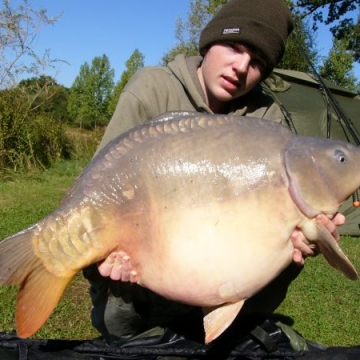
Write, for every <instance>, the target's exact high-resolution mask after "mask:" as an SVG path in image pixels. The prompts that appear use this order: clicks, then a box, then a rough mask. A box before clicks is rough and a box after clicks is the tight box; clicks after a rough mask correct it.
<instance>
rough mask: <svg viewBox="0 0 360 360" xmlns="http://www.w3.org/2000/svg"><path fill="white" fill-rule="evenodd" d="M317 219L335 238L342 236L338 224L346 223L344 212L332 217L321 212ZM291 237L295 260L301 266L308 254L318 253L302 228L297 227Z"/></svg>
mask: <svg viewBox="0 0 360 360" xmlns="http://www.w3.org/2000/svg"><path fill="white" fill-rule="evenodd" d="M316 220H317V221H319V222H320V223H321V224H322V225H324V226H325V227H326V228H327V229H328V231H329V232H330V233H331V234H332V236H333V237H334V239H335V240H337V241H338V240H339V238H340V237H339V233H338V231H337V226H340V225H342V224H344V222H345V216H344V215H343V214H340V213H337V214H336V215H335V216H334V217H333V218H332V219H329V218H328V217H327V216H326V215H323V214H320V215H317V217H316ZM290 239H291V241H292V243H293V245H294V253H293V261H294V262H295V263H296V264H298V265H299V266H301V265H304V262H305V258H306V257H307V256H315V255H317V254H318V249H317V248H316V246H315V244H310V243H309V241H308V240H307V239H306V237H305V235H304V234H303V233H302V231H301V230H300V229H298V228H297V229H295V230H294V232H293V233H292V235H291V238H290Z"/></svg>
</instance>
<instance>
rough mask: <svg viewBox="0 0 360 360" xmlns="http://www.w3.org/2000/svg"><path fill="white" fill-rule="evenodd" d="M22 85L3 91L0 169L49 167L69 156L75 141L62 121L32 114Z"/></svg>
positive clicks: (0, 118) (1, 100)
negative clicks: (71, 141) (68, 134)
mask: <svg viewBox="0 0 360 360" xmlns="http://www.w3.org/2000/svg"><path fill="white" fill-rule="evenodd" d="M27 95H28V94H27V93H25V94H24V93H23V92H22V90H21V88H15V89H12V90H5V91H2V92H1V93H0V171H4V170H5V169H12V170H16V171H19V170H29V169H31V168H32V167H38V166H41V167H48V166H50V165H52V164H53V163H54V162H56V161H58V160H59V159H61V158H69V157H70V153H71V143H70V141H69V139H68V138H67V136H66V134H65V129H64V127H63V125H62V124H61V123H59V122H58V121H55V120H54V119H52V118H51V116H44V115H39V114H32V113H31V111H30V110H29V109H31V104H30V103H29V101H28V97H27Z"/></svg>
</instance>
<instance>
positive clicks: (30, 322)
mask: <svg viewBox="0 0 360 360" xmlns="http://www.w3.org/2000/svg"><path fill="white" fill-rule="evenodd" d="M33 234H34V230H33V228H29V229H27V230H24V231H21V232H19V233H17V234H15V235H12V236H10V237H8V238H6V239H4V240H3V241H2V242H0V285H10V284H18V285H20V290H19V291H18V294H17V298H16V316H15V318H16V331H17V335H18V336H19V337H22V338H26V337H29V336H31V335H33V334H34V333H35V332H36V331H37V330H38V329H39V328H40V327H41V326H42V325H43V324H44V322H45V321H46V320H47V319H48V317H49V316H50V314H51V313H52V311H53V309H54V308H55V306H56V305H57V303H58V302H59V300H60V298H61V296H62V294H63V293H64V291H65V288H66V286H67V285H68V284H69V282H70V281H71V279H72V277H58V276H56V275H54V274H52V273H50V272H49V271H48V270H47V269H46V268H45V266H44V264H43V262H42V261H41V259H40V258H38V257H37V256H36V255H35V253H34V250H33V247H32V237H33Z"/></svg>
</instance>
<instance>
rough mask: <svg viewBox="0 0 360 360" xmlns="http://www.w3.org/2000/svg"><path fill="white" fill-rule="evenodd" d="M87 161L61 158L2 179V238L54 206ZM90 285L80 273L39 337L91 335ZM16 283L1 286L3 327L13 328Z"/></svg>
mask: <svg viewBox="0 0 360 360" xmlns="http://www.w3.org/2000/svg"><path fill="white" fill-rule="evenodd" d="M85 163H86V162H85V161H82V162H80V161H71V162H61V163H59V164H57V166H55V167H54V168H52V169H50V170H48V171H45V172H41V173H39V172H33V173H29V174H26V175H21V176H19V175H14V174H11V175H9V179H10V180H8V181H0V239H3V238H4V237H6V236H8V235H10V234H13V233H15V232H17V231H20V230H22V229H24V228H26V227H27V226H29V225H31V224H33V223H35V222H37V221H38V220H40V219H41V218H42V217H44V216H45V215H47V214H48V213H49V212H51V211H52V210H54V209H55V208H56V207H57V206H58V204H59V201H60V200H61V198H62V197H63V195H64V194H65V193H66V191H67V190H68V188H69V187H70V185H71V184H72V183H73V181H74V179H75V177H76V176H77V175H78V174H79V173H80V172H81V170H82V168H83V166H84V165H85ZM88 288H89V285H88V282H87V281H86V280H84V279H83V277H82V275H81V274H78V275H77V276H76V278H75V279H74V280H73V282H72V283H71V284H70V286H69V287H68V289H67V291H66V293H65V295H64V296H63V298H62V299H61V301H60V303H59V305H58V306H57V307H56V309H55V311H54V312H53V314H52V315H51V317H50V318H49V320H48V321H47V322H46V323H45V325H44V326H43V327H42V328H41V329H40V331H38V332H37V333H36V336H34V337H36V338H53V339H91V338H94V337H96V336H99V334H98V333H97V332H96V331H95V329H94V328H93V327H92V326H91V323H90V308H91V302H90V296H89V295H88V292H89V290H88ZM16 291H17V287H16V286H4V287H0V299H1V301H0V314H1V317H0V331H5V332H12V331H14V324H15V322H14V310H15V295H16Z"/></svg>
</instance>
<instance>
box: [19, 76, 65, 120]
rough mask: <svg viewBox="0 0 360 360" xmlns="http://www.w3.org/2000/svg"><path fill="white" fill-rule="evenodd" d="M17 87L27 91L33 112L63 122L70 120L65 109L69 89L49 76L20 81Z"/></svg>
mask: <svg viewBox="0 0 360 360" xmlns="http://www.w3.org/2000/svg"><path fill="white" fill-rule="evenodd" d="M18 87H20V88H21V89H22V90H23V93H27V95H28V98H29V102H30V103H31V112H32V113H33V114H34V113H36V114H44V115H50V116H51V117H52V118H53V119H54V120H57V121H61V122H63V123H66V122H71V120H70V114H69V112H68V110H67V104H68V100H69V90H68V89H67V88H65V87H64V86H62V85H59V84H58V83H57V82H56V81H55V79H53V78H52V77H50V76H46V75H41V76H39V77H32V78H29V79H25V80H22V81H20V83H19V85H18Z"/></svg>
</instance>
